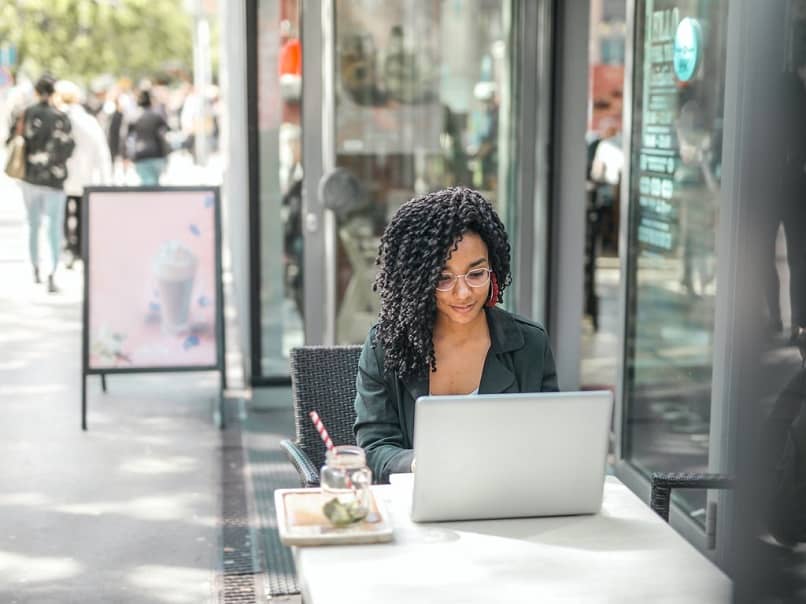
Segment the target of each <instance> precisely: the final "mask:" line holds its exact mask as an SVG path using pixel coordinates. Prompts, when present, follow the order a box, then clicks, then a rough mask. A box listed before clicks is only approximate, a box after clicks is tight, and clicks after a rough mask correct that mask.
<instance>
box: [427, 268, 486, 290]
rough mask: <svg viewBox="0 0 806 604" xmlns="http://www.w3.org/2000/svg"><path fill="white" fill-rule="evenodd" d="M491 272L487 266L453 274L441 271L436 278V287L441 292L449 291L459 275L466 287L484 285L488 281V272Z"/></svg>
mask: <svg viewBox="0 0 806 604" xmlns="http://www.w3.org/2000/svg"><path fill="white" fill-rule="evenodd" d="M491 272H493V271H492V269H489V268H474V269H473V270H472V271H469V272H467V273H465V274H464V275H454V274H453V273H441V274H440V276H439V277H438V278H437V289H438V290H439V291H441V292H449V291H451V290H452V289H453V286H454V285H456V282H457V281H458V280H459V277H462V278H464V280H465V283H467V285H468V287H484V286H485V285H487V284H488V283H489V282H490V273H491Z"/></svg>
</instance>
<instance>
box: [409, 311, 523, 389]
mask: <svg viewBox="0 0 806 604" xmlns="http://www.w3.org/2000/svg"><path fill="white" fill-rule="evenodd" d="M484 310H485V312H486V314H487V325H488V326H489V329H490V350H489V352H488V353H487V359H486V360H485V361H484V369H482V371H481V383H480V384H479V394H498V393H501V392H506V390H507V389H508V388H509V386H511V385H512V383H513V382H514V381H515V375H514V374H513V373H512V370H511V369H510V368H509V367H508V366H507V365H506V364H505V363H504V362H503V360H502V358H501V355H502V354H504V353H507V352H512V351H513V350H518V349H519V348H522V347H523V345H524V340H523V334H522V333H521V330H520V329H518V325H517V323H516V322H515V320H514V319H513V318H512V315H511V314H509V313H508V312H507V311H505V310H503V309H500V308H498V307H493V308H485V309H484ZM402 382H403V385H404V386H405V388H406V390H408V392H409V394H410V395H411V397H412V399H413V400H415V401H416V400H417V399H418V398H419V397H421V396H426V395H427V394H428V375H425V376H418V377H408V378H406V379H403V380H402Z"/></svg>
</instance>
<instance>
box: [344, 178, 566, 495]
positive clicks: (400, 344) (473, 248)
mask: <svg viewBox="0 0 806 604" xmlns="http://www.w3.org/2000/svg"><path fill="white" fill-rule="evenodd" d="M509 250H510V246H509V242H508V240H507V234H506V231H505V230H504V225H503V224H502V223H501V220H500V219H499V218H498V216H497V214H496V213H495V210H493V208H492V206H491V205H490V203H489V202H488V201H487V200H486V199H484V197H482V196H481V195H480V194H479V193H477V192H476V191H472V190H470V189H465V188H453V189H447V190H444V191H438V192H436V193H429V194H427V195H424V196H422V197H418V198H415V199H412V200H411V201H409V202H407V203H406V204H404V205H403V206H402V207H401V208H400V209H399V210H398V211H397V213H396V214H395V216H394V217H393V218H392V221H391V222H390V223H389V225H388V226H387V227H386V231H385V232H384V234H383V237H382V238H381V246H380V250H379V253H378V259H377V264H378V265H379V266H380V271H379V273H378V276H377V278H376V281H375V289H376V290H378V291H379V292H380V297H381V311H380V315H379V320H378V322H377V324H376V325H374V326H373V327H372V328H371V329H370V332H369V335H368V337H367V340H366V342H365V343H364V349H363V351H362V352H361V358H360V360H359V365H358V378H357V396H356V400H355V409H356V423H355V426H354V430H355V435H356V442H357V443H358V444H359V445H360V446H361V447H363V448H364V449H365V450H366V453H367V462H368V464H369V466H370V468H371V469H372V472H373V475H374V476H375V479H376V480H377V481H379V482H387V481H388V480H389V475H390V474H392V473H396V472H409V471H413V470H414V466H415V460H414V451H413V449H412V447H413V438H414V434H413V430H414V402H415V401H416V400H417V398H418V397H420V396H424V395H427V394H429V393H430V394H432V395H440V394H443V395H444V394H460V395H461V394H471V395H472V394H476V393H479V394H495V393H502V392H542V391H556V390H557V389H558V387H557V374H556V371H555V368H554V357H553V355H552V352H551V348H550V347H549V341H548V336H547V334H546V331H545V330H544V329H543V327H542V326H540V325H538V324H537V323H533V322H531V321H527V320H525V319H522V318H520V317H517V316H515V315H512V314H510V313H508V312H506V311H505V310H503V309H500V308H498V307H496V306H495V305H496V304H497V303H498V302H501V301H502V293H503V291H504V289H505V288H506V287H507V286H508V285H509V284H510V281H511V275H510V272H509V260H510V259H509ZM457 429H458V430H461V410H457Z"/></svg>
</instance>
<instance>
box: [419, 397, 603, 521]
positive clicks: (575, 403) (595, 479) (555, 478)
mask: <svg viewBox="0 0 806 604" xmlns="http://www.w3.org/2000/svg"><path fill="white" fill-rule="evenodd" d="M612 409H613V396H612V394H611V393H610V392H609V391H587V392H546V393H532V394H483V395H467V396H423V397H420V398H418V399H417V402H416V412H415V420H414V451H415V459H416V461H417V467H416V471H415V473H414V494H413V501H412V507H411V518H412V520H414V521H417V522H430V521H440V520H473V519H484V518H516V517H528V516H564V515H571V514H593V513H596V512H598V511H599V509H600V508H601V505H602V492H603V489H604V477H605V469H606V463H607V446H608V436H609V433H610V417H611V414H612Z"/></svg>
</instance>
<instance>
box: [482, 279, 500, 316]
mask: <svg viewBox="0 0 806 604" xmlns="http://www.w3.org/2000/svg"><path fill="white" fill-rule="evenodd" d="M498 292H499V290H498V279H497V278H496V276H495V273H494V272H492V271H490V297H489V298H487V302H485V303H484V306H486V307H488V308H492V307H493V306H495V305H496V304H498Z"/></svg>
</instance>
